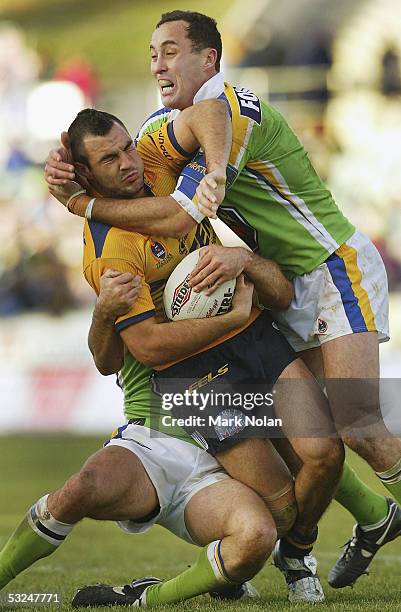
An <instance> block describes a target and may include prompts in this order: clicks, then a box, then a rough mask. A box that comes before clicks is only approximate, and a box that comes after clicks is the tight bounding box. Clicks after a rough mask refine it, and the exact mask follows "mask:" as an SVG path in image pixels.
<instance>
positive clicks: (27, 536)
mask: <svg viewBox="0 0 401 612" xmlns="http://www.w3.org/2000/svg"><path fill="white" fill-rule="evenodd" d="M47 498H48V495H45V496H43V497H41V498H40V499H39V501H38V502H36V504H34V505H33V506H32V508H31V509H30V510H29V511H28V513H27V514H26V516H25V517H24V518H23V520H22V521H21V523H20V524H19V525H18V527H17V528H16V530H15V531H14V533H13V534H12V536H11V537H10V539H9V540H8V542H6V544H5V546H4V548H3V550H2V551H0V589H2V588H3V587H4V586H5V585H6V584H7V583H8V582H10V580H12V579H13V578H15V577H16V576H17V575H18V574H19V573H20V572H22V571H23V570H24V569H26V568H27V567H29V566H30V565H32V563H34V562H35V561H38V559H43V557H47V556H48V555H51V553H52V552H54V551H55V550H56V549H57V547H58V546H59V545H60V544H62V542H63V541H64V540H65V538H66V537H67V535H68V534H69V533H70V531H71V530H72V528H73V527H74V525H67V524H66V523H61V522H60V521H57V520H56V519H55V518H54V517H53V516H52V515H51V514H50V512H49V511H48V509H47Z"/></svg>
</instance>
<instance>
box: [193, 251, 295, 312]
mask: <svg viewBox="0 0 401 612" xmlns="http://www.w3.org/2000/svg"><path fill="white" fill-rule="evenodd" d="M241 273H244V274H246V275H247V276H248V278H250V279H251V281H252V282H253V284H254V285H255V290H256V293H257V294H258V297H259V301H260V303H261V304H263V305H264V306H265V307H266V308H272V309H273V310H285V309H286V308H288V306H289V305H290V303H291V301H292V299H293V297H294V288H293V285H292V283H291V282H290V281H289V280H288V279H287V278H286V277H285V276H284V274H283V273H282V271H281V269H280V267H279V266H278V265H277V264H276V262H274V261H272V260H271V259H265V258H264V257H260V255H257V254H256V253H252V252H251V251H248V250H247V249H244V248H242V247H222V246H217V245H209V246H207V247H205V248H203V249H202V251H201V256H200V258H199V261H198V263H197V265H196V267H195V268H194V270H193V272H192V274H191V277H190V285H191V286H192V287H194V289H195V291H202V290H203V289H206V291H207V293H209V294H210V293H213V291H214V290H215V289H216V288H217V287H219V286H220V285H221V284H222V283H223V282H225V281H226V280H229V279H231V278H236V277H237V276H238V274H241ZM208 287H209V288H208Z"/></svg>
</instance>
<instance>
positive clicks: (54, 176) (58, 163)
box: [45, 132, 75, 186]
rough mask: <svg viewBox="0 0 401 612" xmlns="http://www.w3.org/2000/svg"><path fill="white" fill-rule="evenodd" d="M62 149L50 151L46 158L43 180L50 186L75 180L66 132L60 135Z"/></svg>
mask: <svg viewBox="0 0 401 612" xmlns="http://www.w3.org/2000/svg"><path fill="white" fill-rule="evenodd" d="M61 143H62V145H63V146H62V147H60V148H59V149H52V150H51V151H50V152H49V155H48V156H47V158H46V164H45V180H46V182H47V184H48V185H49V186H50V185H65V183H66V182H67V181H68V180H73V179H74V178H75V168H74V164H73V162H72V155H71V149H70V142H69V138H68V134H67V132H62V133H61Z"/></svg>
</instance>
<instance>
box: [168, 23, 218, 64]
mask: <svg viewBox="0 0 401 612" xmlns="http://www.w3.org/2000/svg"><path fill="white" fill-rule="evenodd" d="M170 21H186V23H187V24H188V27H187V33H188V38H189V40H190V41H191V42H192V49H193V51H198V52H199V51H202V49H207V48H208V47H211V48H212V49H216V51H217V61H216V71H217V72H220V60H221V54H222V50H223V47H222V43H221V35H220V32H219V31H218V29H217V22H216V20H215V19H213V18H212V17H208V16H207V15H202V13H196V12H195V11H170V12H169V13H163V14H162V16H161V19H160V21H159V23H158V24H157V25H156V28H158V27H159V26H161V25H162V24H163V23H169V22H170Z"/></svg>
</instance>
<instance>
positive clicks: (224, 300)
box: [163, 249, 236, 321]
mask: <svg viewBox="0 0 401 612" xmlns="http://www.w3.org/2000/svg"><path fill="white" fill-rule="evenodd" d="M198 259H199V249H198V250H197V251H193V252H192V253H190V254H189V255H187V256H186V257H185V258H184V259H183V260H182V261H181V262H180V263H179V264H178V266H177V267H176V268H175V270H174V271H173V272H172V274H171V275H170V277H169V279H168V281H167V284H166V286H165V289H164V294H163V301H164V309H165V311H166V316H167V318H168V319H170V320H171V321H181V320H182V319H204V318H205V317H214V316H215V315H220V314H224V313H225V312H228V311H229V310H230V308H231V302H232V299H233V295H234V291H235V282H236V281H235V278H234V279H233V280H229V281H226V282H225V283H223V284H222V285H220V287H218V288H217V289H216V290H215V291H214V292H213V293H212V294H211V295H206V293H205V291H201V292H199V293H195V291H194V290H193V289H192V287H190V286H189V283H188V281H189V275H190V273H191V272H192V270H193V269H194V268H195V266H196V264H197V263H198Z"/></svg>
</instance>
